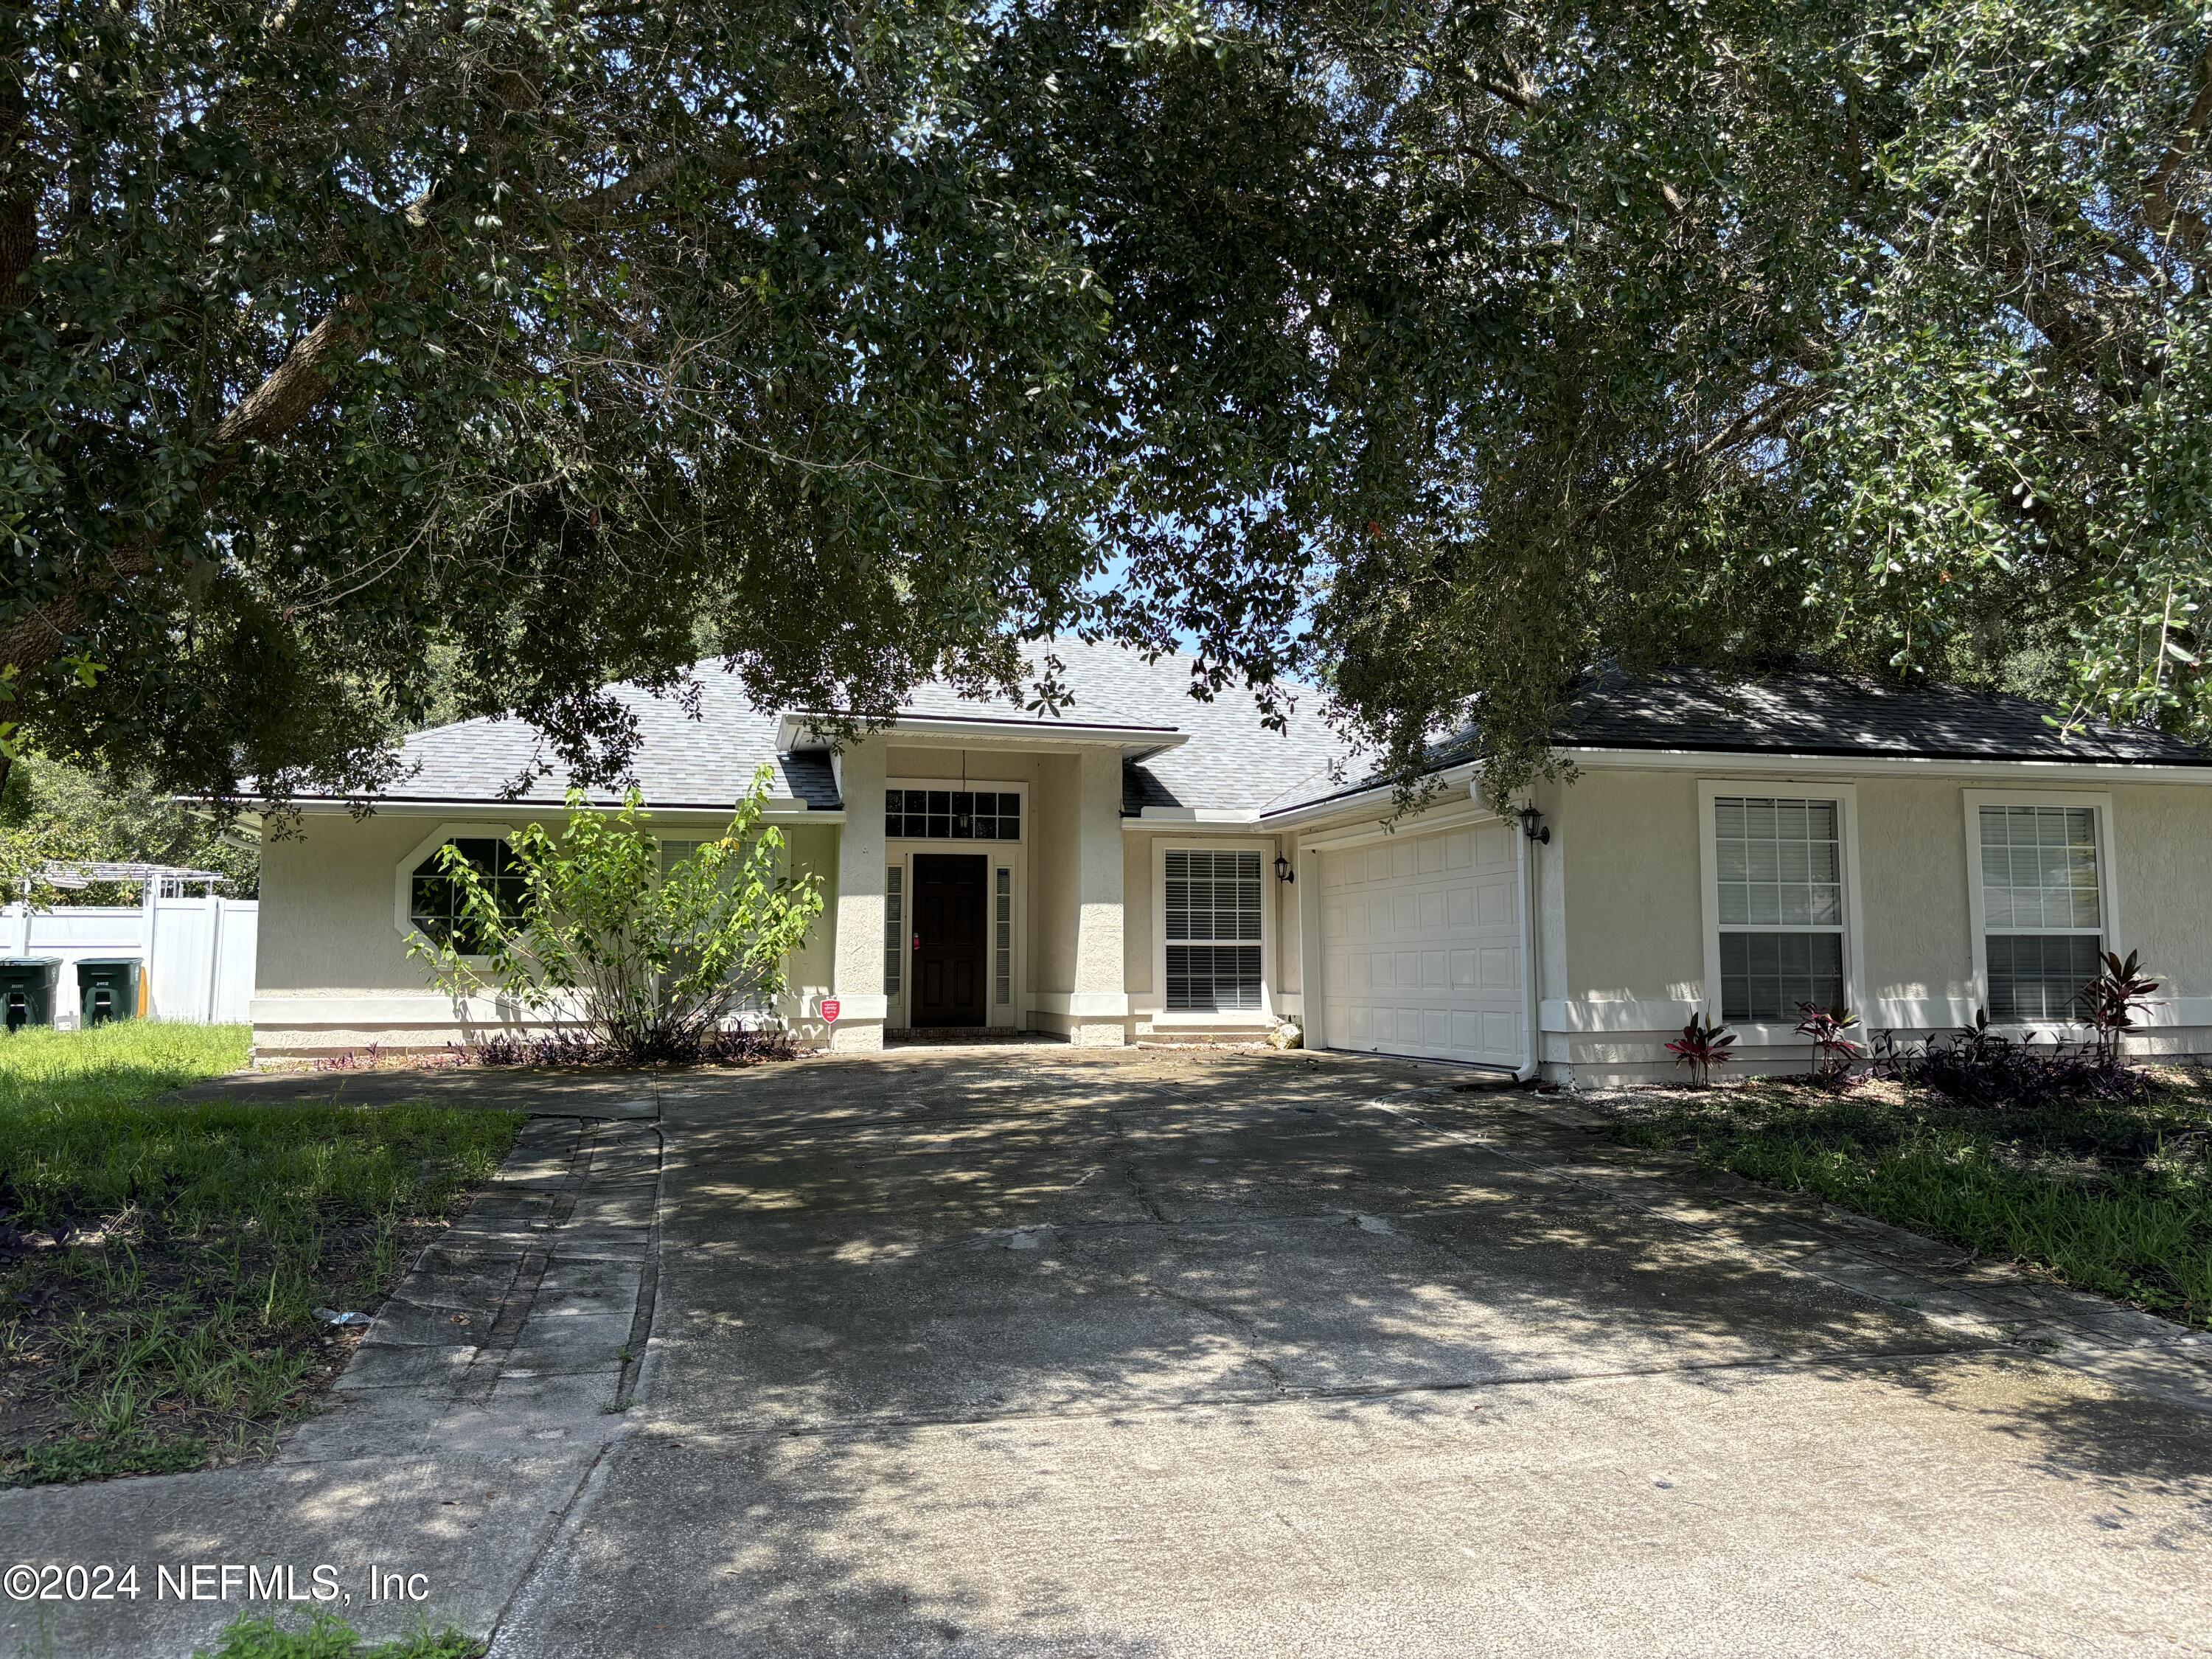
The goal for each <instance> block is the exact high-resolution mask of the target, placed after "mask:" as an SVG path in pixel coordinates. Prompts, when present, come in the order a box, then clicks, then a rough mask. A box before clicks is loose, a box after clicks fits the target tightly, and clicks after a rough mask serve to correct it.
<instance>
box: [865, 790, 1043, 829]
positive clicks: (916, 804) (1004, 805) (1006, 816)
mask: <svg viewBox="0 0 2212 1659" xmlns="http://www.w3.org/2000/svg"><path fill="white" fill-rule="evenodd" d="M884 835H885V836H888V837H890V839H891V840H893V841H897V840H902V839H903V840H907V841H1019V840H1020V839H1021V838H1022V798H1021V796H1020V795H1019V794H1018V793H1016V792H1015V791H1013V790H1011V789H1008V790H990V789H886V790H885V791H884Z"/></svg>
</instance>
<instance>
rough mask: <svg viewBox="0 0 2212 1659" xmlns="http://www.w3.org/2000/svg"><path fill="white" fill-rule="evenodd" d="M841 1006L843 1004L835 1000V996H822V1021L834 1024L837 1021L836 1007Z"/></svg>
mask: <svg viewBox="0 0 2212 1659" xmlns="http://www.w3.org/2000/svg"><path fill="white" fill-rule="evenodd" d="M842 1006H844V1005H843V1004H842V1003H841V1002H839V1001H838V1000H837V999H836V998H835V997H824V998H823V999H822V1018H823V1023H824V1024H829V1025H835V1024H836V1023H837V1011H838V1009H840V1008H842Z"/></svg>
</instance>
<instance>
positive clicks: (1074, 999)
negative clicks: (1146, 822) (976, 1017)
mask: <svg viewBox="0 0 2212 1659" xmlns="http://www.w3.org/2000/svg"><path fill="white" fill-rule="evenodd" d="M1076 781H1077V787H1076V794H1077V800H1078V810H1077V813H1076V877H1075V890H1076V904H1077V911H1076V923H1075V980H1074V985H1073V994H1071V995H1070V996H1069V998H1068V1002H1067V1014H1068V1030H1067V1036H1068V1041H1069V1042H1072V1043H1073V1044H1075V1045H1076V1046H1077V1047H1078V1048H1120V1047H1121V1045H1122V1044H1124V1043H1125V1042H1127V1041H1128V1040H1129V995H1128V991H1127V976H1126V975H1127V969H1126V968H1125V965H1124V957H1123V955H1122V945H1121V896H1122V890H1121V870H1122V850H1121V751H1120V750H1115V749H1106V748H1085V749H1084V750H1082V751H1081V754H1080V756H1079V758H1078V760H1077V762H1076Z"/></svg>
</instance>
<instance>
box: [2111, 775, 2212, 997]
mask: <svg viewBox="0 0 2212 1659" xmlns="http://www.w3.org/2000/svg"><path fill="white" fill-rule="evenodd" d="M2112 828H2113V832H2114V845H2113V848H2112V861H2113V862H2114V863H2115V864H2116V865H2118V866H2119V875H2120V880H2119V895H2118V899H2119V911H2118V918H2117V920H2118V922H2119V939H2118V944H2119V946H2120V948H2121V949H2122V950H2124V951H2127V950H2140V951H2142V956H2143V963H2144V965H2145V966H2146V967H2148V969H2150V971H2151V973H2152V974H2153V975H2154V976H2156V977H2157V978H2158V979H2160V981H2162V982H2163V985H2164V988H2163V989H2162V990H2160V993H2159V994H2160V996H2161V997H2164V998H2167V999H2173V998H2181V997H2187V998H2192V999H2194V998H2201V997H2212V789H2191V788H2176V787H2172V786H2170V785H2169V786H2167V787H2164V788H2159V787H2142V786H2135V787H2122V788H2118V789H2115V790H2113V791H2112Z"/></svg>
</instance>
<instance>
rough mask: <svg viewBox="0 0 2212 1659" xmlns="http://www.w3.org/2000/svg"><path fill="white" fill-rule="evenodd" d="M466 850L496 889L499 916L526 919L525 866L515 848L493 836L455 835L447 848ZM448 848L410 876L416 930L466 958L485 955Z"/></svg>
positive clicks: (433, 852) (410, 911)
mask: <svg viewBox="0 0 2212 1659" xmlns="http://www.w3.org/2000/svg"><path fill="white" fill-rule="evenodd" d="M447 845H448V846H453V847H458V848H460V849H461V856H462V857H463V858H465V859H466V860H468V861H469V863H470V865H471V866H472V867H473V868H474V869H475V870H476V872H477V874H478V875H480V876H482V877H483V878H484V879H485V880H486V881H487V882H489V884H490V885H491V890H492V893H493V896H495V898H496V899H497V900H498V901H499V908H500V914H501V915H503V916H507V917H509V918H513V917H515V916H519V915H521V914H522V891H523V875H522V866H521V865H520V863H519V862H518V861H517V860H516V859H515V856H514V849H513V848H511V847H509V846H508V845H507V843H506V842H504V841H501V840H500V839H499V838H498V837H496V836H454V837H453V839H452V841H450V842H447ZM443 852H444V849H443V848H432V849H431V851H430V852H429V853H428V854H427V855H426V856H425V857H424V858H423V860H422V862H421V863H419V864H417V865H416V866H415V869H414V872H413V875H412V876H411V877H410V884H411V893H410V902H409V905H408V915H409V918H410V920H411V921H413V922H414V924H415V926H416V927H419V928H420V929H422V932H423V933H425V934H427V935H428V937H429V938H431V939H436V940H437V941H438V942H439V943H440V944H441V945H443V944H447V943H448V942H450V943H451V944H452V945H453V948H454V949H455V950H457V951H460V952H461V953H462V954H463V955H465V956H473V955H476V954H477V953H478V952H480V951H482V950H483V945H484V941H483V939H482V937H481V933H482V932H483V930H482V929H481V928H479V927H477V925H476V923H475V922H474V921H472V920H471V919H470V918H469V917H468V916H466V915H464V914H463V912H462V908H461V887H460V884H459V882H456V881H454V880H453V878H451V877H449V876H447V874H446V873H445V870H444V868H443V865H442V859H443Z"/></svg>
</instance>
